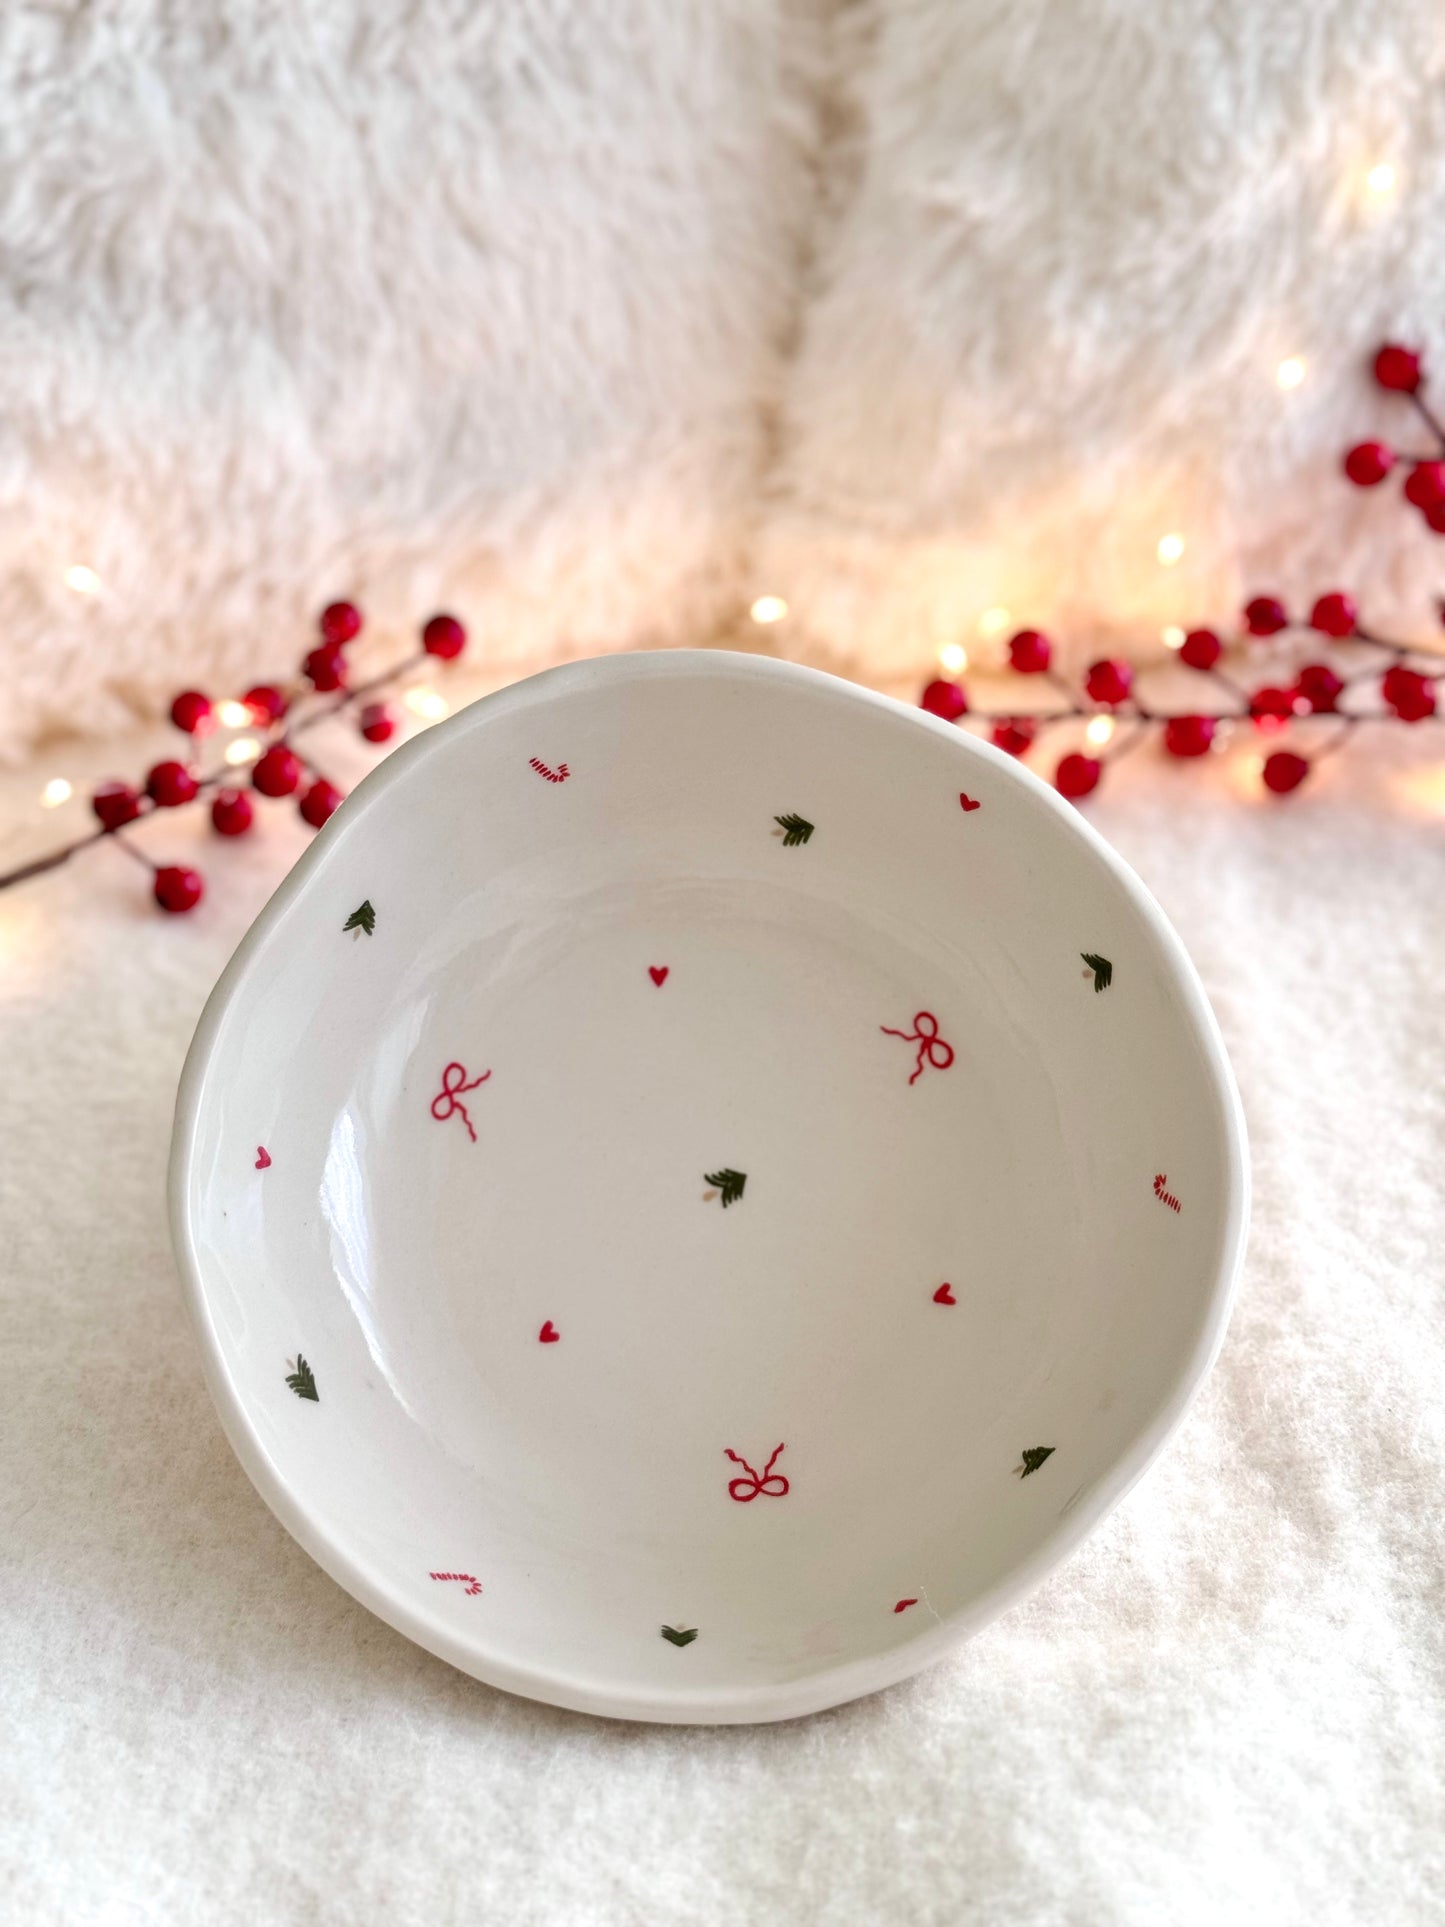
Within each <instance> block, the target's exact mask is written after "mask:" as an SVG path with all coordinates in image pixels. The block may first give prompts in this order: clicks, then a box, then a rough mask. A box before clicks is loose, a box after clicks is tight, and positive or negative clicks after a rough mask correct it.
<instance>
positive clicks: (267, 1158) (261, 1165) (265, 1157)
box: [256, 1144, 271, 1171]
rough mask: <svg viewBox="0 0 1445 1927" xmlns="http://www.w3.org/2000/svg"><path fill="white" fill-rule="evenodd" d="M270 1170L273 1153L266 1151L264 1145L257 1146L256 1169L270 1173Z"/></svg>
mask: <svg viewBox="0 0 1445 1927" xmlns="http://www.w3.org/2000/svg"><path fill="white" fill-rule="evenodd" d="M270 1168H271V1153H270V1152H269V1151H268V1150H267V1149H266V1147H265V1145H264V1144H258V1145H257V1146H256V1169H257V1170H258V1171H268V1170H270Z"/></svg>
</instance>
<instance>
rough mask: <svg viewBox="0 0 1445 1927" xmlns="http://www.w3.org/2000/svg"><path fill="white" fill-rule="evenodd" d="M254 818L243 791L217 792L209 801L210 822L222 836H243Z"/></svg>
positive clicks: (253, 811)
mask: <svg viewBox="0 0 1445 1927" xmlns="http://www.w3.org/2000/svg"><path fill="white" fill-rule="evenodd" d="M254 816H255V810H254V809H253V808H252V806H251V799H250V797H249V796H247V794H246V792H245V791H244V790H217V791H216V794H215V796H214V798H213V799H212V801H211V821H212V823H214V824H215V826H216V828H217V829H218V830H219V831H220V833H221V835H222V836H244V835H245V834H246V832H247V830H249V829H250V827H251V822H252V818H253V817H254Z"/></svg>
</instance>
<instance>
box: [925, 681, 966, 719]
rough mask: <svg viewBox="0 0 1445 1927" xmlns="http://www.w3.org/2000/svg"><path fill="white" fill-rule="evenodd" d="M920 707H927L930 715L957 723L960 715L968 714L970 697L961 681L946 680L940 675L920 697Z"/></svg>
mask: <svg viewBox="0 0 1445 1927" xmlns="http://www.w3.org/2000/svg"><path fill="white" fill-rule="evenodd" d="M918 707H919V708H920V709H926V710H927V711H928V713H929V715H930V716H941V717H942V718H943V720H944V721H945V722H946V723H956V722H957V721H958V719H959V717H960V716H963V715H965V714H967V711H968V697H967V696H966V695H965V694H964V690H963V685H962V684H961V683H956V682H946V681H945V680H944V679H943V677H941V676H939V677H936V678H935V679H934V681H932V682H931V683H930V684H929V685H928V687H927V688H926V689H925V690H924V692H923V694H922V695H921V696H920V697H919V698H918Z"/></svg>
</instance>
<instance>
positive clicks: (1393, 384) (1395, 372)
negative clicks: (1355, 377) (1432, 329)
mask: <svg viewBox="0 0 1445 1927" xmlns="http://www.w3.org/2000/svg"><path fill="white" fill-rule="evenodd" d="M1375 380H1376V381H1377V382H1379V384H1380V386H1381V387H1382V388H1394V389H1396V390H1398V392H1399V393H1400V394H1402V395H1413V394H1414V392H1415V390H1416V389H1417V388H1418V387H1419V386H1420V357H1419V355H1417V354H1416V353H1415V351H1414V350H1413V349H1412V348H1402V347H1401V346H1400V344H1399V342H1398V341H1387V342H1386V343H1385V345H1384V347H1383V348H1382V349H1381V350H1380V352H1379V353H1378V354H1377V355H1376V356H1375Z"/></svg>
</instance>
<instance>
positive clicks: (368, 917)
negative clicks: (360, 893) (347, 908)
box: [341, 897, 376, 937]
mask: <svg viewBox="0 0 1445 1927" xmlns="http://www.w3.org/2000/svg"><path fill="white" fill-rule="evenodd" d="M341 928H342V932H343V934H344V933H345V932H346V931H348V930H363V931H365V933H366V935H367V936H368V937H370V936H374V935H375V933H376V912H375V910H373V909H372V907H371V898H370V897H368V898H367V899H366V901H365V902H364V903H359V904H357V906H356V908H355V909H354V910H353V911H352V913H351V915H350V916H349V917H348V918H347V919H346V921H345V923H343V924H342V926H341Z"/></svg>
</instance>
